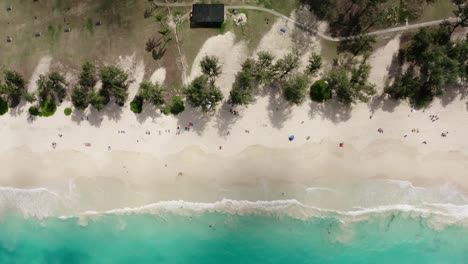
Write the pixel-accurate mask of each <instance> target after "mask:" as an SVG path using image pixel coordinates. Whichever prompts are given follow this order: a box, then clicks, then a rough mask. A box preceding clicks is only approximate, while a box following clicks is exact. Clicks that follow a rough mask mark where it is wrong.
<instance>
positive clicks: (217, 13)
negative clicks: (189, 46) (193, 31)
mask: <svg viewBox="0 0 468 264" xmlns="http://www.w3.org/2000/svg"><path fill="white" fill-rule="evenodd" d="M223 23H224V5H223V4H194V5H192V12H191V13H190V26H191V27H221V25H222V24H223Z"/></svg>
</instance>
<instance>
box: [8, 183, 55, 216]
mask: <svg viewBox="0 0 468 264" xmlns="http://www.w3.org/2000/svg"><path fill="white" fill-rule="evenodd" d="M62 207H63V202H62V198H61V197H60V196H59V195H58V194H57V193H55V192H52V191H50V190H48V189H45V188H35V189H19V188H13V187H0V210H2V211H4V210H17V211H19V212H20V213H22V214H23V215H24V216H26V217H30V216H34V217H44V216H49V215H54V214H55V213H58V212H59V210H60V209H61V208H62Z"/></svg>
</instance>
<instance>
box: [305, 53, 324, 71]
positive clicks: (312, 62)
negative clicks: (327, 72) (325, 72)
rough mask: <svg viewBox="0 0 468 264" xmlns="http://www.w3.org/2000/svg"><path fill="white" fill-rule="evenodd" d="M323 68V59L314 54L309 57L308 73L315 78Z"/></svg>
mask: <svg viewBox="0 0 468 264" xmlns="http://www.w3.org/2000/svg"><path fill="white" fill-rule="evenodd" d="M321 67H322V57H320V55H318V54H317V53H315V52H313V53H312V54H311V55H310V57H309V64H308V65H307V69H306V73H307V74H309V75H312V76H313V75H315V74H316V73H317V72H318V71H319V70H320V68H321Z"/></svg>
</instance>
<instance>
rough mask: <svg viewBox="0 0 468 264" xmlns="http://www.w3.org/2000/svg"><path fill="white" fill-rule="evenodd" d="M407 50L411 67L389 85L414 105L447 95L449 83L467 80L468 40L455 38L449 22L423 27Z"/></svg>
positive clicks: (392, 92)
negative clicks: (454, 39) (432, 26)
mask: <svg viewBox="0 0 468 264" xmlns="http://www.w3.org/2000/svg"><path fill="white" fill-rule="evenodd" d="M405 53H406V62H407V63H409V64H410V67H409V69H408V70H407V71H406V73H404V74H403V76H397V77H396V78H395V80H394V82H393V83H392V84H391V85H388V86H387V87H386V88H385V92H386V93H387V94H389V95H390V96H391V97H392V98H394V99H406V98H408V99H409V100H410V103H411V104H412V105H414V106H416V107H425V106H427V105H429V104H430V103H431V101H432V100H433V98H434V97H435V96H441V95H443V94H444V92H445V89H446V87H447V86H448V85H451V84H455V83H457V82H458V81H459V80H466V77H467V65H468V42H467V40H466V39H465V40H463V41H460V40H459V41H451V40H450V29H449V28H448V27H447V26H446V25H442V26H441V27H440V28H439V29H437V30H433V31H429V30H426V29H421V30H419V32H418V33H417V34H416V35H415V37H414V38H413V40H412V42H411V44H410V46H409V47H408V49H407V51H406V52H405ZM404 62H405V61H404V58H403V59H402V61H401V63H404Z"/></svg>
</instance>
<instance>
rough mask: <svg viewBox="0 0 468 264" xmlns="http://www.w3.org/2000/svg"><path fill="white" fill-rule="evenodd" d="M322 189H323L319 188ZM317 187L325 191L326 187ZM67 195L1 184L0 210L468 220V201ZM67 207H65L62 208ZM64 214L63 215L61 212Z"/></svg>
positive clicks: (83, 215) (86, 215)
mask: <svg viewBox="0 0 468 264" xmlns="http://www.w3.org/2000/svg"><path fill="white" fill-rule="evenodd" d="M322 189H323V190H322ZM318 190H322V191H326V192H328V190H329V189H328V188H319V189H318ZM69 202H70V199H69V197H68V198H67V197H66V198H63V197H61V195H59V194H57V193H55V192H52V191H50V190H47V189H44V188H38V189H18V188H10V187H0V209H3V210H18V211H20V212H21V213H23V214H24V215H25V216H27V217H28V216H34V217H38V218H42V217H57V216H59V217H60V218H62V219H66V218H76V217H78V219H79V223H80V224H81V225H86V223H87V221H88V220H89V219H93V218H98V217H101V216H105V215H132V214H152V215H164V214H167V213H171V214H177V215H186V216H188V215H199V214H203V213H224V214H232V215H259V214H260V215H274V216H279V217H281V216H288V217H292V218H295V219H301V220H306V219H310V218H314V217H335V218H337V219H339V220H340V221H342V222H343V223H349V222H357V221H365V220H366V219H369V218H372V217H387V216H390V215H393V214H401V215H404V216H408V217H426V218H430V220H431V222H433V223H434V225H435V226H437V225H438V224H447V223H449V224H451V223H463V224H465V222H467V223H468V204H455V203H420V204H417V205H413V204H405V203H397V204H386V205H379V206H359V205H355V206H354V207H351V208H349V209H342V210H336V209H329V208H321V207H319V206H312V205H309V204H305V203H304V202H301V201H299V200H296V199H289V200H275V201H242V200H230V199H222V200H220V201H215V202H210V203H208V202H189V201H183V200H176V201H161V202H156V203H151V204H146V205H143V206H139V207H125V208H116V209H112V210H106V211H79V209H78V207H76V208H75V210H69V209H70V208H69V207H66V206H65V204H68V203H69ZM65 209H67V210H65ZM64 214H66V215H64Z"/></svg>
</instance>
